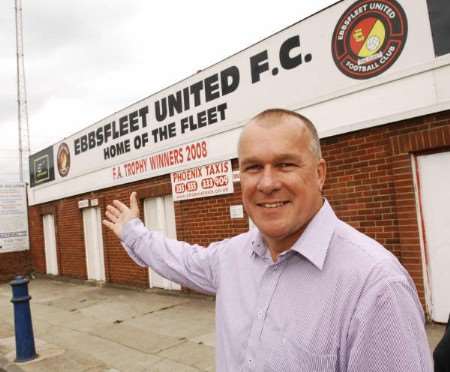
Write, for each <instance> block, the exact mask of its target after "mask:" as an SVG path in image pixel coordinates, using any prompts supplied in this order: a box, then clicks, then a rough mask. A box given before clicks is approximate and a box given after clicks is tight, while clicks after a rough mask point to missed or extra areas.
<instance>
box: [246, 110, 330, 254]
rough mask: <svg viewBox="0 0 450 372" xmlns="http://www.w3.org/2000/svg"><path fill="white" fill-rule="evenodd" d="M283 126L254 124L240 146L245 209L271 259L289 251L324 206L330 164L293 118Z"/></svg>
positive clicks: (285, 120)
mask: <svg viewBox="0 0 450 372" xmlns="http://www.w3.org/2000/svg"><path fill="white" fill-rule="evenodd" d="M263 120H278V121H279V122H280V123H279V124H278V125H268V126H264V123H263V122H261V119H260V121H257V122H252V123H250V124H249V125H248V126H247V127H246V128H245V129H244V131H243V133H242V136H241V139H240V143H239V167H240V179H241V188H242V200H243V203H244V207H245V210H246V211H247V213H248V214H249V216H250V218H251V219H252V220H253V222H254V223H255V225H256V226H257V227H258V229H259V230H260V231H261V233H262V235H263V237H264V239H265V240H266V243H267V244H268V246H269V248H270V250H271V252H272V255H274V252H275V256H277V254H279V253H281V252H282V251H284V250H286V249H289V248H290V247H291V246H292V245H293V244H294V243H295V241H296V240H297V239H298V238H299V236H300V235H301V233H302V232H303V230H304V228H305V227H306V225H307V224H308V222H309V221H310V219H311V218H312V217H313V216H314V215H315V214H316V213H317V211H318V210H319V209H320V207H321V206H322V195H321V189H322V186H323V183H324V181H325V170H326V169H325V161H324V160H323V159H321V160H319V159H317V157H316V156H315V155H314V154H313V153H312V152H311V150H310V143H311V134H310V133H309V131H308V130H307V129H306V127H305V126H304V125H303V124H302V123H301V122H300V121H299V119H296V118H292V117H289V116H284V117H281V118H280V117H273V118H268V119H263Z"/></svg>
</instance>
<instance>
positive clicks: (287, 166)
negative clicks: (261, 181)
mask: <svg viewBox="0 0 450 372" xmlns="http://www.w3.org/2000/svg"><path fill="white" fill-rule="evenodd" d="M278 167H279V168H282V169H286V168H294V167H295V164H294V163H280V164H278Z"/></svg>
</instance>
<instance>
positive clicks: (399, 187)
mask: <svg viewBox="0 0 450 372" xmlns="http://www.w3.org/2000/svg"><path fill="white" fill-rule="evenodd" d="M322 146H323V153H324V157H325V159H326V160H327V162H328V178H327V182H326V187H325V189H324V193H325V195H326V197H328V199H329V200H330V202H331V204H332V206H333V207H334V208H335V210H336V213H337V215H338V216H339V217H340V218H342V219H343V220H345V221H347V222H348V223H350V224H351V225H353V226H354V227H356V228H358V229H359V230H361V231H362V232H364V233H366V234H368V235H370V236H372V237H373V238H375V239H376V240H378V241H379V242H380V243H382V244H383V245H385V246H386V247H387V248H388V249H389V250H391V251H392V252H393V253H394V254H395V255H396V256H397V257H398V258H399V259H400V261H401V262H402V263H403V264H404V265H405V267H406V268H407V269H408V271H409V272H410V273H411V275H412V277H413V279H414V280H415V282H416V285H417V288H418V291H419V294H420V297H421V300H422V301H423V300H424V293H423V291H424V289H423V274H422V267H421V261H420V241H419V233H418V226H417V218H416V207H415V194H414V183H413V173H412V167H411V159H410V157H411V154H413V155H414V154H416V153H420V152H422V151H438V150H440V149H442V148H446V147H450V112H449V111H447V112H442V113H439V114H434V115H428V116H424V117H419V118H415V119H411V120H405V121H402V122H398V123H393V124H389V125H385V126H381V127H375V128H370V129H365V130H360V131H357V132H353V133H348V134H344V135H339V136H334V137H330V138H325V139H323V140H322ZM236 163H237V162H236V161H233V168H236V166H237V164H236ZM133 190H135V191H137V192H138V196H139V199H140V200H141V203H142V200H143V199H145V198H147V197H154V196H162V195H167V194H170V192H171V188H170V178H169V176H168V175H166V176H160V177H156V178H153V179H150V180H142V181H139V182H135V183H133V184H128V185H123V186H117V187H113V188H109V189H105V190H101V191H99V192H92V193H87V194H84V195H78V196H76V197H72V198H66V199H63V200H60V201H57V202H52V203H47V204H46V205H41V206H34V207H31V208H30V214H29V215H30V219H31V230H32V232H33V233H32V239H31V245H32V252H31V253H32V254H31V257H32V260H33V267H34V269H35V270H36V271H39V272H45V258H44V251H43V237H42V222H41V220H40V219H41V215H42V214H43V213H44V212H45V211H47V212H48V211H51V210H52V211H53V212H52V213H54V214H55V216H56V221H57V226H56V230H57V245H58V260H59V264H60V271H61V273H62V275H65V276H73V277H77V278H81V279H84V278H86V265H85V254H84V240H83V226H82V219H81V211H80V210H79V209H78V206H77V202H78V200H81V199H94V198H98V199H99V201H100V207H101V209H102V214H104V211H105V206H106V205H107V204H110V203H111V202H112V200H113V199H119V200H121V201H123V202H125V203H127V204H128V202H129V194H130V192H131V191H133ZM240 198H241V194H240V188H239V184H235V193H234V194H233V195H225V196H216V197H211V198H203V199H194V200H187V201H182V202H176V203H175V215H176V224H177V236H178V239H180V240H185V241H187V242H190V243H198V244H201V245H207V244H209V243H210V242H212V241H216V240H219V239H224V238H227V237H230V236H233V235H235V234H239V233H241V232H244V231H247V229H248V219H247V217H246V216H245V217H244V218H243V219H230V217H229V207H230V205H236V204H241V199H240ZM52 208H53V209H52ZM103 240H104V246H105V267H106V270H105V271H106V278H107V281H109V282H112V283H118V284H128V285H134V286H140V287H148V276H147V270H146V269H142V268H140V267H138V266H137V265H136V264H134V263H133V261H132V260H131V259H130V258H128V256H127V254H126V253H125V252H124V250H123V248H122V247H121V246H120V244H119V242H118V240H117V239H116V238H115V237H114V235H113V234H112V233H111V232H109V231H108V230H106V229H105V228H103Z"/></svg>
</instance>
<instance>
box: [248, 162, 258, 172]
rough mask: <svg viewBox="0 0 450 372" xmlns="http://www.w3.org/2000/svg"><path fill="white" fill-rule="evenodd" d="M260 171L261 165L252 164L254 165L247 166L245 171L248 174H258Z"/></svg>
mask: <svg viewBox="0 0 450 372" xmlns="http://www.w3.org/2000/svg"><path fill="white" fill-rule="evenodd" d="M259 169H260V167H259V165H257V164H252V165H247V166H246V167H245V168H244V170H245V171H246V172H257V171H258V170H259Z"/></svg>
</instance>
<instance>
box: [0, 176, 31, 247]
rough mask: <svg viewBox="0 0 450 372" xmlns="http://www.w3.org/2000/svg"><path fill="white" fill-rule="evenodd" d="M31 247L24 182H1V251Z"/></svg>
mask: <svg viewBox="0 0 450 372" xmlns="http://www.w3.org/2000/svg"><path fill="white" fill-rule="evenodd" d="M26 249H29V241H28V217H27V199H26V193H25V185H24V184H19V183H18V184H0V253H4V252H11V251H22V250H26Z"/></svg>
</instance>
